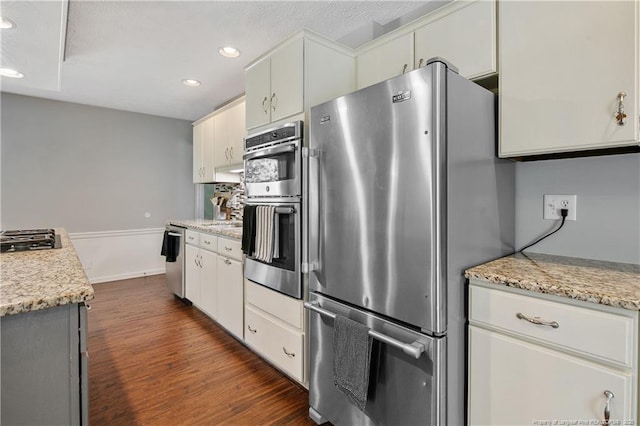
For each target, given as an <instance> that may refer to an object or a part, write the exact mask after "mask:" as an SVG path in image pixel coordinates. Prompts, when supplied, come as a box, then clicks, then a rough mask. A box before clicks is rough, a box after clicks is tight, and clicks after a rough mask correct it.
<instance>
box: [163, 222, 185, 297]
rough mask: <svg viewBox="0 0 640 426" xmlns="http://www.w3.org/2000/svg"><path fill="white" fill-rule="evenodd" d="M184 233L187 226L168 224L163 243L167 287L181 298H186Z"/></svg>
mask: <svg viewBox="0 0 640 426" xmlns="http://www.w3.org/2000/svg"><path fill="white" fill-rule="evenodd" d="M184 233H185V228H182V227H180V226H175V225H167V226H166V228H165V235H164V241H163V243H162V247H163V255H165V256H166V277H167V287H169V290H171V291H172V292H173V294H175V295H176V296H178V297H179V298H181V299H183V298H184ZM173 255H175V256H173Z"/></svg>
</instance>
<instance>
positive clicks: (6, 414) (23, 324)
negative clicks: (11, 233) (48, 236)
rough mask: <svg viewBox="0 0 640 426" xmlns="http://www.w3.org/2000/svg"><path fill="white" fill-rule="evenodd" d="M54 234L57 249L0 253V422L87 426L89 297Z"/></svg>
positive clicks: (74, 259)
mask: <svg viewBox="0 0 640 426" xmlns="http://www.w3.org/2000/svg"><path fill="white" fill-rule="evenodd" d="M55 232H56V234H57V235H60V237H61V238H60V239H61V243H62V247H61V248H58V249H46V250H34V251H23V252H7V253H2V255H0V269H1V272H0V332H1V346H0V352H1V357H2V363H1V367H0V368H1V371H0V374H1V389H0V392H1V404H2V414H1V418H0V423H2V424H68V425H80V424H85V425H86V424H88V353H87V335H86V333H87V315H86V310H87V308H86V305H85V303H86V302H87V301H89V300H91V299H93V297H94V292H93V288H92V286H91V284H89V281H88V279H87V277H86V274H85V272H84V270H83V268H82V265H81V263H80V260H79V259H78V255H77V253H76V251H75V249H74V247H73V245H72V243H71V240H70V239H69V236H68V235H67V232H66V231H65V230H64V229H62V228H56V229H55Z"/></svg>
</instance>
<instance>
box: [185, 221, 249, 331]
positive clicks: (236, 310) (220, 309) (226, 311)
mask: <svg viewBox="0 0 640 426" xmlns="http://www.w3.org/2000/svg"><path fill="white" fill-rule="evenodd" d="M186 240H187V244H186V245H185V287H186V288H185V297H186V298H187V299H189V300H190V301H191V302H192V303H193V305H194V306H196V307H197V308H198V309H200V310H201V311H202V312H204V313H205V314H207V315H208V316H209V317H211V318H213V319H214V320H216V321H217V322H218V323H219V324H220V325H222V326H223V327H224V328H225V329H226V330H227V331H228V332H230V333H231V334H233V335H235V336H236V337H238V338H239V339H241V340H242V338H243V329H244V284H243V272H242V251H241V250H240V245H241V244H240V241H236V240H231V239H228V238H224V237H217V236H215V235H212V234H208V233H205V232H196V231H193V230H187V232H186Z"/></svg>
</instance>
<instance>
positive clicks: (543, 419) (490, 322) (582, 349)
mask: <svg viewBox="0 0 640 426" xmlns="http://www.w3.org/2000/svg"><path fill="white" fill-rule="evenodd" d="M477 284H478V283H474V282H473V281H472V285H471V287H470V291H469V312H470V313H469V323H470V326H469V374H468V392H469V401H468V402H469V424H471V425H531V424H606V423H604V422H605V421H606V419H607V416H609V421H610V424H637V420H638V418H637V398H638V375H637V373H638V353H637V344H638V325H637V324H638V316H637V312H635V311H629V310H625V309H613V308H609V309H607V308H600V307H599V306H598V305H595V304H589V303H578V302H575V301H573V302H571V303H566V304H565V303H563V302H561V301H558V300H552V298H551V297H549V296H545V297H542V296H540V297H538V296H537V295H533V294H531V295H529V294H528V293H525V292H523V291H520V292H518V291H514V290H509V291H505V290H502V289H500V290H498V289H493V288H487V287H484V286H483V285H482V284H480V285H477ZM494 286H495V285H494ZM527 302H530V303H527ZM589 305H593V306H589ZM589 316H593V317H594V318H595V319H596V320H597V322H598V323H602V324H603V327H598V326H597V325H596V323H595V322H594V323H592V324H589V323H588V322H589ZM527 318H529V319H531V320H533V321H534V322H537V323H532V322H529V321H527ZM607 327H611V329H610V330H609V331H610V335H611V338H610V339H609V338H608V336H607V334H606V333H605V332H603V330H605V329H606V328H607ZM598 328H600V329H598ZM605 331H606V330H605ZM619 336H622V338H619ZM565 337H566V338H565ZM629 348H631V351H632V355H633V356H632V357H627V356H626V354H627V353H628V350H629ZM607 412H608V414H607ZM554 422H555V423H554ZM570 422H573V423H570ZM601 422H602V423H601Z"/></svg>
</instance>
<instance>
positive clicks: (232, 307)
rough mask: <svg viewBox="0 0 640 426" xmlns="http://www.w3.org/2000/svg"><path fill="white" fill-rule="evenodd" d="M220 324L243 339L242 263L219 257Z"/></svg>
mask: <svg viewBox="0 0 640 426" xmlns="http://www.w3.org/2000/svg"><path fill="white" fill-rule="evenodd" d="M217 282H218V295H217V299H218V317H217V320H218V322H219V323H220V324H221V325H222V326H223V327H224V328H226V329H227V330H228V331H229V332H231V333H233V334H234V335H235V336H236V337H238V338H240V339H242V337H243V335H242V332H243V328H244V327H243V325H244V321H243V309H244V288H243V285H244V284H243V277H242V263H240V262H239V261H237V260H233V259H229V258H227V257H223V256H221V255H218V277H217Z"/></svg>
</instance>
